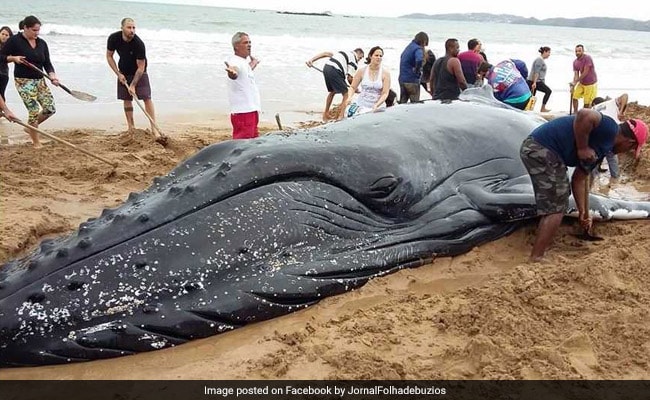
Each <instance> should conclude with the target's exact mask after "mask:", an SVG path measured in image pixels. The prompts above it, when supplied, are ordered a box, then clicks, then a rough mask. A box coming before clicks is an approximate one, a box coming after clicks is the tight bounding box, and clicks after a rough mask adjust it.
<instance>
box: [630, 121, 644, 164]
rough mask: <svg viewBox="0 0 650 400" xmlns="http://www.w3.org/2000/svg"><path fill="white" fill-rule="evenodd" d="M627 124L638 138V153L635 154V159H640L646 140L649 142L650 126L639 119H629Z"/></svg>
mask: <svg viewBox="0 0 650 400" xmlns="http://www.w3.org/2000/svg"><path fill="white" fill-rule="evenodd" d="M627 124H628V125H629V127H630V129H631V130H632V132H633V133H634V137H636V142H637V143H638V145H637V146H636V151H635V152H634V157H636V158H639V154H640V153H641V147H643V145H644V144H645V142H646V140H648V125H646V124H645V122H643V121H641V120H640V119H638V118H634V119H629V120H628V121H627Z"/></svg>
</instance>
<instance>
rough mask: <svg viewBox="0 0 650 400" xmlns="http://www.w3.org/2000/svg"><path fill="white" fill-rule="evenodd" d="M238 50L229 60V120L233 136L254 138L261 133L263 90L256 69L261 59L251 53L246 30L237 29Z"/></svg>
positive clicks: (236, 42) (235, 42)
mask: <svg viewBox="0 0 650 400" xmlns="http://www.w3.org/2000/svg"><path fill="white" fill-rule="evenodd" d="M232 47H233V49H234V51H235V54H234V55H232V56H231V57H230V58H229V59H228V61H226V62H225V64H226V72H227V73H228V78H230V79H228V97H229V99H230V123H231V124H232V138H233V139H251V138H256V137H258V136H259V131H258V129H257V124H258V123H259V113H260V111H261V109H262V105H261V101H260V91H259V89H258V88H257V84H256V83H255V75H254V74H253V70H254V69H255V67H257V64H258V63H259V61H258V60H257V59H256V58H255V57H253V56H251V40H250V38H249V36H248V34H247V33H244V32H237V33H235V34H234V35H233V37H232Z"/></svg>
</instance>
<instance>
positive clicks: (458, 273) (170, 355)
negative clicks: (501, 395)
mask: <svg viewBox="0 0 650 400" xmlns="http://www.w3.org/2000/svg"><path fill="white" fill-rule="evenodd" d="M628 115H631V116H635V117H639V118H642V119H644V120H645V121H646V122H648V123H650V108H649V107H644V106H639V105H636V104H631V105H630V106H629V111H628ZM3 123H4V124H5V125H6V124H7V122H6V121H5V122H3ZM271 129H272V127H267V128H266V131H269V130H271ZM50 133H54V134H56V135H58V136H60V137H62V138H64V139H66V140H68V141H70V142H72V143H73V144H75V145H77V146H80V147H83V148H85V149H87V150H89V151H91V152H93V153H95V154H97V155H100V156H102V157H105V158H108V159H109V160H114V161H117V162H118V163H119V166H118V167H117V168H116V169H115V170H112V168H111V167H110V166H108V165H106V164H103V163H101V162H100V161H98V160H95V159H94V158H90V157H87V156H85V155H83V154H81V153H77V152H75V151H73V150H71V149H69V148H67V147H65V146H63V145H61V144H58V143H55V142H49V143H47V144H46V145H45V146H44V148H43V149H41V150H34V149H32V148H31V146H29V145H27V144H18V145H11V146H6V145H5V146H2V147H1V156H0V181H1V193H0V201H1V213H2V214H1V218H0V234H1V238H0V261H1V262H6V261H8V260H10V259H12V258H15V257H18V256H21V255H23V254H25V253H26V252H27V251H28V250H29V249H31V248H33V247H34V246H36V245H37V244H38V243H39V242H40V241H41V240H42V239H44V238H46V237H51V236H58V235H63V234H66V233H69V232H71V231H72V230H74V229H76V227H77V226H78V225H79V223H81V222H83V221H85V220H86V219H88V218H90V217H96V216H97V215H99V213H100V212H101V210H102V209H103V208H111V207H115V206H118V205H119V204H120V203H121V202H123V201H124V199H126V197H127V196H128V194H129V193H130V192H136V191H141V190H143V189H145V188H146V187H148V186H149V185H150V184H151V181H152V179H153V178H154V177H156V176H159V175H164V174H166V173H167V172H169V171H170V170H171V169H172V168H173V167H174V166H176V165H177V164H178V163H179V162H180V161H182V160H183V159H185V158H187V157H189V156H190V155H192V154H193V153H195V152H196V151H197V150H199V149H201V148H202V147H204V146H206V145H208V144H211V143H215V142H218V141H221V140H225V139H228V138H230V129H229V128H228V127H227V126H225V125H222V126H221V127H206V126H205V125H192V124H183V125H182V128H180V129H176V130H175V131H174V132H166V133H167V134H168V135H170V136H171V143H170V144H169V145H168V146H167V147H162V146H161V145H159V144H156V143H155V142H153V139H152V136H151V135H150V133H148V132H146V131H143V130H137V131H136V132H135V133H134V134H128V133H125V132H119V131H105V130H101V129H67V130H59V131H51V132H50ZM648 154H650V150H648V149H646V150H645V154H644V156H643V158H642V159H641V160H640V161H639V162H637V163H631V162H628V163H626V165H627V167H626V168H627V169H626V170H625V174H626V176H627V177H628V183H627V185H633V186H634V187H635V188H636V189H637V190H638V191H639V192H642V193H649V192H650V156H648ZM605 190H607V189H605ZM595 229H596V231H597V233H598V234H599V235H601V236H604V237H605V238H606V240H605V241H602V242H585V241H581V240H579V239H577V238H576V237H575V236H574V235H573V234H574V233H576V232H578V231H579V229H578V226H577V224H576V223H574V222H573V221H571V220H567V222H566V223H565V224H563V226H562V227H561V231H560V234H559V235H558V236H557V238H556V240H555V244H554V246H553V247H552V250H551V251H550V253H549V255H548V257H547V259H546V260H545V261H544V262H542V263H535V264H531V263H527V261H526V260H527V257H528V254H529V251H530V247H531V245H532V241H533V239H534V234H535V223H534V222H532V223H531V224H529V225H527V226H525V227H524V228H522V229H520V230H518V231H516V232H515V233H513V234H512V235H510V236H508V237H505V238H503V239H500V240H497V241H495V242H492V243H488V244H486V245H483V246H480V247H478V248H475V249H473V250H472V251H470V252H469V253H467V254H464V255H461V256H458V257H453V258H440V259H437V260H435V261H434V262H433V263H431V264H428V265H425V266H422V267H419V268H415V269H408V270H403V271H400V272H397V273H395V274H392V275H390V276H386V277H382V278H378V279H374V280H373V281H371V282H370V283H368V284H367V285H366V286H364V287H362V288H360V289H358V290H355V291H353V292H350V293H346V294H343V295H340V296H336V297H332V298H327V299H324V300H323V301H321V302H320V303H319V304H317V305H315V306H313V307H310V308H309V309H306V310H302V311H299V312H297V313H294V314H291V315H287V316H283V317H280V318H276V319H273V320H270V321H265V322H260V323H256V324H253V325H249V326H246V327H243V328H241V329H237V330H235V331H232V332H228V333H225V334H222V335H218V336H215V337H211V338H207V339H202V340H197V341H193V342H190V343H188V344H184V345H182V346H178V347H175V348H171V349H165V350H161V351H154V352H150V353H143V354H139V355H136V356H128V357H122V358H117V359H111V360H103V361H93V362H90V363H78V364H71V365H64V366H47V367H39V368H19V369H8V370H7V369H5V370H2V371H0V379H650V224H649V223H648V221H647V220H646V221H617V222H604V223H597V224H596V228H595Z"/></svg>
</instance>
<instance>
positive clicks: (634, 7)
mask: <svg viewBox="0 0 650 400" xmlns="http://www.w3.org/2000/svg"><path fill="white" fill-rule="evenodd" d="M133 1H143V2H151V3H175V4H197V5H211V6H217V7H230V8H254V9H263V10H277V11H297V12H322V11H330V12H332V13H334V14H344V15H366V16H379V17H398V16H400V15H405V14H412V13H422V14H446V13H468V12H487V13H492V14H513V15H519V16H522V17H535V18H538V19H543V18H552V17H564V18H579V17H616V18H631V19H636V20H642V21H648V20H650V7H647V6H642V4H644V2H642V1H640V0H634V1H632V0H614V1H612V0H589V1H566V0H561V1H558V0H539V1H525V0H524V1H522V0H519V1H507V2H506V1H496V2H489V1H475V0H474V1H471V0H437V1H427V0H419V1H412V2H410V3H409V4H402V3H401V2H400V1H399V0H397V1H396V0H384V1H378V0H372V1H370V0H325V1H319V0H246V1H241V2H235V1H232V0H133ZM486 6H489V8H482V7H486Z"/></svg>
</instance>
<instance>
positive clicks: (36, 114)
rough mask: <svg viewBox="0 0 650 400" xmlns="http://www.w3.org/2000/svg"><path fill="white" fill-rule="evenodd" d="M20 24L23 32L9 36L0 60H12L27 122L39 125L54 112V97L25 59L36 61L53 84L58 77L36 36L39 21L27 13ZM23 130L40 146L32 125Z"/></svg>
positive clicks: (57, 82) (43, 42) (42, 41)
mask: <svg viewBox="0 0 650 400" xmlns="http://www.w3.org/2000/svg"><path fill="white" fill-rule="evenodd" d="M20 26H21V27H23V31H22V33H19V34H17V35H14V36H12V37H11V38H10V39H9V40H8V41H7V43H5V45H4V46H3V47H2V50H0V62H13V63H14V64H15V66H14V82H15V84H16V90H17V91H18V94H19V95H20V98H21V99H22V100H23V103H24V104H25V107H27V111H28V113H29V119H28V123H29V125H31V126H33V127H34V128H38V126H39V124H40V123H42V122H43V121H45V120H46V119H48V118H49V117H51V116H52V115H53V114H54V113H55V112H56V107H55V106H54V97H52V92H51V91H50V88H49V87H48V86H47V84H46V83H45V78H44V77H43V74H42V73H40V72H38V71H34V70H33V69H32V68H30V67H29V66H28V64H27V63H31V64H33V65H35V66H36V67H37V68H38V69H40V70H45V71H46V72H47V73H48V75H49V77H50V79H51V80H52V84H53V85H55V86H58V85H59V79H58V78H57V76H56V73H55V72H54V67H53V66H52V62H51V61H50V51H49V49H48V47H47V43H45V41H44V40H43V39H41V38H39V37H38V34H39V32H40V30H41V21H39V20H38V18H36V17H35V16H33V15H30V16H28V17H25V19H24V20H23V21H21V22H20ZM25 131H26V132H27V133H29V136H30V137H31V138H32V143H33V144H34V147H36V148H39V147H41V142H40V140H39V137H38V132H36V131H35V130H33V129H25Z"/></svg>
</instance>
